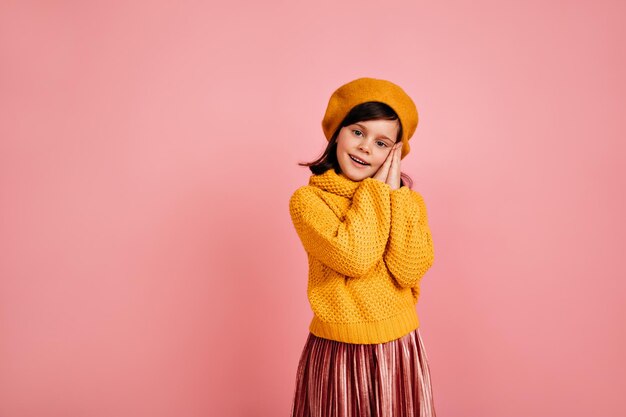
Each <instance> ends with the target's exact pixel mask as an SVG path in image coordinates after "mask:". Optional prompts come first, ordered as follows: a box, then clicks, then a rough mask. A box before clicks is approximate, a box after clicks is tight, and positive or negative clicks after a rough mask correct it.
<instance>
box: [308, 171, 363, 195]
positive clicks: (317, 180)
mask: <svg viewBox="0 0 626 417" xmlns="http://www.w3.org/2000/svg"><path fill="white" fill-rule="evenodd" d="M359 184H360V181H352V180H351V179H350V178H348V177H346V176H344V175H343V174H338V173H336V172H335V170H334V169H333V168H330V169H329V170H328V171H326V172H324V173H322V174H320V175H311V178H310V179H309V185H313V186H315V187H318V188H320V189H322V190H324V191H327V192H329V193H332V194H336V195H340V196H342V197H347V198H352V196H353V195H354V192H355V191H356V189H357V188H358V187H359Z"/></svg>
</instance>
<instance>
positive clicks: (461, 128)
mask: <svg viewBox="0 0 626 417" xmlns="http://www.w3.org/2000/svg"><path fill="white" fill-rule="evenodd" d="M89 3H90V4H89V5H87V2H80V1H74V2H70V1H64V2H23V1H20V2H17V1H7V2H3V4H2V6H0V7H1V9H0V416H2V417H31V416H32V417H35V416H37V417H42V416H44V417H48V416H50V417H56V416H59V417H61V416H63V417H68V416H69V417H73V416H77V417H78V416H81V417H82V416H89V417H110V416H121V417H126V416H128V417H137V416H140V417H141V416H146V417H147V416H150V417H160V416H164V417H165V416H167V417H170V416H171V417H174V416H185V417H192V416H245V417H247V416H259V417H261V416H281V415H283V416H286V415H288V413H289V409H290V406H291V395H292V392H293V388H294V381H295V371H296V366H297V361H298V358H299V355H300V352H301V349H302V347H303V346H304V342H305V338H306V335H307V332H308V329H307V326H308V323H309V320H310V318H311V313H310V309H309V306H308V303H307V300H306V273H307V269H306V268H307V265H306V257H305V254H304V251H303V249H302V247H301V245H300V242H299V240H298V238H297V235H296V234H295V231H293V229H292V225H291V221H290V218H289V214H288V207H287V206H288V198H289V196H290V194H291V192H293V190H295V189H296V188H297V187H299V186H300V185H303V184H305V183H306V182H307V180H308V176H309V172H308V171H307V170H306V169H305V168H302V167H298V166H297V165H296V164H297V162H299V161H305V160H311V159H313V158H314V157H316V156H317V155H318V154H319V152H320V151H321V150H322V149H323V146H324V145H325V141H324V139H323V136H322V131H321V126H320V121H321V118H322V116H323V111H324V109H325V105H326V102H327V100H328V97H329V96H330V94H331V93H332V91H333V90H334V89H335V88H336V87H338V86H339V85H340V84H341V83H343V82H346V81H349V80H350V79H352V78H356V77H359V76H374V77H380V78H387V79H390V80H393V81H395V82H397V83H398V84H400V85H402V86H403V87H404V88H405V89H406V90H407V92H409V94H411V95H412V96H413V97H414V99H415V101H416V103H417V105H418V108H419V110H420V116H421V119H420V125H419V126H418V129H417V132H416V135H415V136H414V137H413V139H412V142H411V143H412V152H411V154H410V155H409V156H408V157H407V158H406V159H405V160H403V171H405V172H407V173H409V175H411V176H412V178H413V179H414V181H415V189H417V190H419V191H420V192H422V193H423V195H424V196H425V198H426V201H427V204H428V207H429V213H430V221H431V228H432V231H433V239H434V241H435V245H436V249H435V253H436V260H435V265H434V266H433V268H432V269H431V270H430V271H429V272H428V274H427V276H426V277H425V278H424V287H423V290H422V297H421V299H420V304H419V305H418V312H419V313H420V317H421V320H422V336H423V337H424V341H425V343H426V348H427V352H428V354H429V358H430V362H431V371H432V377H433V384H434V390H435V391H434V396H435V401H436V406H437V407H438V412H439V415H440V416H442V417H443V416H481V417H502V416H506V417H515V416H529V415H530V416H534V417H543V416H546V417H548V416H557V415H567V416H569V417H578V416H581V417H582V416H590V415H593V416H603V417H607V416H616V417H617V416H623V415H624V413H626V402H625V401H626V400H625V396H624V395H623V387H624V384H625V383H626V378H625V375H626V372H625V365H626V361H625V359H624V352H625V351H626V337H625V332H624V329H625V318H626V308H625V307H624V294H625V290H626V284H625V282H624V277H625V276H626V274H625V273H624V267H623V261H624V255H625V253H624V240H623V239H624V233H625V232H626V230H625V229H626V227H625V226H626V224H625V223H626V222H625V221H624V211H625V209H626V205H625V195H624V189H626V184H625V182H626V181H625V179H626V173H625V172H624V168H623V167H624V156H625V155H626V152H625V151H626V149H625V145H624V138H625V137H626V129H625V128H624V124H623V122H624V117H625V114H624V108H625V107H624V97H625V96H626V83H625V81H624V73H626V57H625V51H624V43H625V41H626V33H625V29H624V28H625V27H626V25H625V22H624V20H625V19H624V16H625V15H626V8H625V7H624V6H623V4H624V3H623V2H620V1H579V2H566V1H552V2H539V1H534V2H533V1H530V2H529V1H524V2H522V1H514V2H512V1H508V2H502V1H484V0H475V1H455V2H414V1H411V2H409V1H406V2H390V3H388V4H387V5H385V6H383V5H382V3H381V2H368V1H365V2H364V1H345V2H340V3H339V4H337V2H334V1H328V0H325V1H318V2H315V3H311V4H305V5H300V4H299V5H295V4H294V2H287V1H281V2H279V1H272V2H269V3H268V2H247V3H246V4H243V3H242V2H235V3H231V4H230V5H228V6H225V5H222V6H219V7H216V6H211V5H209V2H184V3H182V2H171V3H166V2H162V1H160V2H154V1H152V2H148V1H144V2H132V4H129V2H119V3H118V4H114V3H113V2H98V3H99V4H95V3H96V2H89ZM222 3H223V4H226V3H225V2H222ZM296 3H299V2H296Z"/></svg>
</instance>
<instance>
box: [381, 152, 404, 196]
mask: <svg viewBox="0 0 626 417" xmlns="http://www.w3.org/2000/svg"><path fill="white" fill-rule="evenodd" d="M389 154H390V155H392V156H391V158H390V157H389V156H387V159H391V166H390V167H389V172H388V173H387V181H386V182H387V184H389V186H390V187H391V189H392V190H397V189H398V188H400V157H401V156H402V142H398V143H396V144H395V145H394V147H393V149H392V150H391V152H389ZM385 163H387V160H385Z"/></svg>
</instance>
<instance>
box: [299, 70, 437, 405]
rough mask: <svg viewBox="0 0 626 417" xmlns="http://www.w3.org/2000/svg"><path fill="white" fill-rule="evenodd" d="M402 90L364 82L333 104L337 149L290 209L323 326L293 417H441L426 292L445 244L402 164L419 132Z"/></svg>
mask: <svg viewBox="0 0 626 417" xmlns="http://www.w3.org/2000/svg"><path fill="white" fill-rule="evenodd" d="M417 120H418V116H417V109H416V107H415V104H414V103H413V100H411V98H410V97H409V96H408V95H407V94H406V93H405V92H404V91H403V90H402V89H401V88H400V87H399V86H397V85H396V84H393V83H391V82H389V81H386V80H380V79H374V78H359V79H356V80H354V81H351V82H349V83H347V84H345V85H343V86H341V87H339V88H338V89H337V90H336V91H335V92H334V93H333V94H332V96H331V97H330V100H329V102H328V107H327V109H326V113H325V115H324V119H323V120H322V129H323V131H324V135H325V136H326V139H327V140H328V141H329V143H328V146H327V147H326V150H325V151H324V153H323V155H322V156H321V157H320V158H319V159H318V160H316V161H314V162H311V163H303V164H300V165H304V166H308V167H309V168H310V169H311V171H312V173H313V175H311V177H310V179H309V184H308V185H304V186H302V187H300V188H298V189H297V190H296V191H295V192H294V193H293V195H292V196H291V198H290V200H289V211H290V214H291V218H292V221H293V224H294V227H295V229H296V231H297V233H298V236H299V237H300V240H301V241H302V245H303V246H304V249H305V251H306V253H307V256H308V263H309V281H308V289H307V295H308V299H309V303H310V305H311V309H312V310H313V320H312V321H311V324H310V326H309V330H310V333H309V336H308V338H307V340H306V344H305V346H304V349H303V352H302V356H301V358H300V362H299V365H298V371H297V375H296V388H295V393H294V398H293V404H292V411H291V415H292V417H352V416H355V417H356V416H360V417H365V416H368V417H392V416H393V417H418V416H419V417H425V416H427V417H431V416H432V417H434V416H435V410H434V406H433V396H432V393H431V384H430V374H429V367H428V359H427V357H426V352H425V350H424V345H423V343H422V339H421V336H420V333H419V329H418V328H419V320H418V317H417V313H416V309H415V306H416V303H417V299H418V297H419V294H420V291H419V290H420V280H421V278H422V277H423V276H424V274H425V273H426V271H427V270H428V269H429V268H430V267H431V266H432V264H433V260H434V252H433V243H432V239H431V234H430V229H429V226H428V218H427V213H426V206H425V204H424V199H423V198H422V196H421V195H420V194H419V193H418V192H416V191H414V190H412V189H411V188H410V187H411V185H412V183H411V181H410V178H408V177H407V180H408V181H409V186H406V185H405V183H404V181H403V180H402V178H401V176H402V175H403V174H401V172H400V160H401V159H402V158H404V157H405V156H406V155H407V153H408V152H409V149H410V147H409V139H410V138H411V136H412V135H413V133H414V132H415V128H416V127H417Z"/></svg>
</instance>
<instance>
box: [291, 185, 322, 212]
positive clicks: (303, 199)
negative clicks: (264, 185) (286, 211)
mask: <svg viewBox="0 0 626 417" xmlns="http://www.w3.org/2000/svg"><path fill="white" fill-rule="evenodd" d="M321 192H323V190H320V189H319V188H317V187H314V186H312V185H303V186H301V187H299V188H297V189H296V190H295V191H294V192H293V193H292V194H291V197H289V208H290V209H291V210H293V209H294V208H296V207H297V206H301V205H306V204H307V203H311V202H312V201H315V200H317V201H320V200H321V196H320V193H321Z"/></svg>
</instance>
